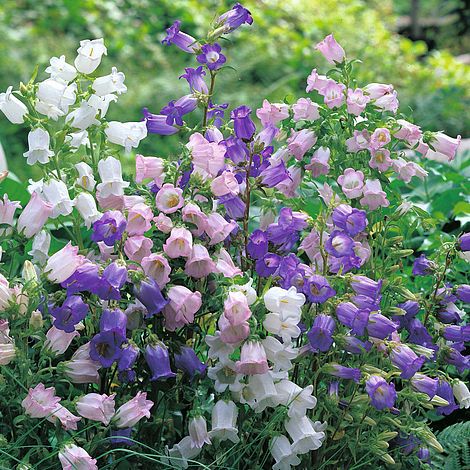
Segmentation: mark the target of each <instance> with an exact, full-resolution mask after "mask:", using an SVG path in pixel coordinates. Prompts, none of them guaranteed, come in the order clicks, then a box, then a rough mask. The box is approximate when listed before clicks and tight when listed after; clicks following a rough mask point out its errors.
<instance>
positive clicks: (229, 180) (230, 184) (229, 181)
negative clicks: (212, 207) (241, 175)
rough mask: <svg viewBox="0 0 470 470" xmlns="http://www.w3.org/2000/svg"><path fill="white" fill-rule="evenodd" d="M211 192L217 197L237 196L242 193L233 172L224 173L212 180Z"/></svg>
mask: <svg viewBox="0 0 470 470" xmlns="http://www.w3.org/2000/svg"><path fill="white" fill-rule="evenodd" d="M211 191H212V194H213V195H214V196H216V197H222V196H226V195H227V194H231V195H233V196H236V195H237V194H238V193H239V192H240V186H239V184H238V181H237V178H235V175H234V174H233V173H232V172H231V171H224V172H223V173H222V174H221V175H220V176H217V177H216V178H214V179H213V180H212V183H211Z"/></svg>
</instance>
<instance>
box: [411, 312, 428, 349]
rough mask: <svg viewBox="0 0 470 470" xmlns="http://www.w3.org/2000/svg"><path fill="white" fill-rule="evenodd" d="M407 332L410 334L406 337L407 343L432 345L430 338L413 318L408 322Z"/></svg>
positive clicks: (420, 324) (418, 321)
mask: <svg viewBox="0 0 470 470" xmlns="http://www.w3.org/2000/svg"><path fill="white" fill-rule="evenodd" d="M407 330H408V331H409V332H410V336H409V337H408V342H409V343H413V344H420V345H421V346H426V345H428V344H432V336H431V335H430V334H429V332H428V330H427V329H426V327H425V326H424V325H423V324H422V323H421V321H420V320H418V319H417V318H413V319H411V320H410V321H409V323H408V326H407Z"/></svg>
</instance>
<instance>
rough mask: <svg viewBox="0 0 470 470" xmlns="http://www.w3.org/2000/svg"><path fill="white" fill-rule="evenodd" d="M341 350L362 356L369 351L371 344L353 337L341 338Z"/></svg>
mask: <svg viewBox="0 0 470 470" xmlns="http://www.w3.org/2000/svg"><path fill="white" fill-rule="evenodd" d="M340 342H341V344H342V346H343V349H344V350H345V351H347V352H350V353H351V354H362V353H364V352H368V351H370V349H371V347H372V343H370V342H369V341H367V342H364V341H361V340H360V339H359V338H356V337H355V336H343V337H342V338H340Z"/></svg>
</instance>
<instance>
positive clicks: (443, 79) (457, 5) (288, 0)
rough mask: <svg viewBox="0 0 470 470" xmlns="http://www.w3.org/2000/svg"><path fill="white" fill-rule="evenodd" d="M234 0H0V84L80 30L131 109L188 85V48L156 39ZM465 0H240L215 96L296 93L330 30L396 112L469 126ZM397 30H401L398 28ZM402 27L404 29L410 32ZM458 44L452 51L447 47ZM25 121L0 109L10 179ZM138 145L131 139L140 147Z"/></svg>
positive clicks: (20, 162)
mask: <svg viewBox="0 0 470 470" xmlns="http://www.w3.org/2000/svg"><path fill="white" fill-rule="evenodd" d="M233 3H234V2H233V1H214V0H203V1H197V0H83V1H79V0H41V1H37V0H2V1H1V2H0V90H2V91H3V90H4V89H6V88H7V87H8V86H9V85H13V86H14V87H17V86H18V83H19V81H27V80H28V79H29V77H30V74H31V72H32V70H33V68H34V66H35V64H39V69H40V75H39V77H38V79H39V80H41V79H44V78H46V76H45V74H44V72H43V71H44V69H45V67H46V66H47V64H48V61H49V58H50V57H52V56H60V55H61V54H65V55H66V58H67V60H68V61H69V62H70V63H73V60H74V58H75V54H76V49H77V47H78V43H79V41H80V40H81V39H87V38H89V39H91V38H96V37H104V38H105V42H106V45H107V47H108V56H107V57H106V58H105V60H104V61H103V64H102V66H101V67H100V68H99V69H98V73H99V74H102V75H106V74H108V73H109V72H110V68H111V66H112V65H116V66H117V67H118V69H119V70H120V71H123V72H124V73H125V74H126V84H127V86H128V89H129V91H128V93H127V94H125V95H122V96H121V98H120V99H119V102H118V103H117V104H114V105H112V107H111V110H110V112H109V114H108V119H110V120H112V119H117V120H120V121H131V120H140V118H141V108H142V107H144V106H147V107H149V109H150V110H151V111H154V112H158V111H159V109H160V108H161V107H162V106H163V105H164V104H165V103H166V102H167V101H169V100H171V99H175V98H178V97H179V96H181V95H182V94H185V93H187V85H186V83H185V81H179V80H178V78H177V77H178V76H179V75H180V74H181V73H182V70H183V68H184V67H185V66H189V65H191V66H192V65H194V61H193V59H194V58H193V57H190V56H189V55H187V54H185V53H183V52H181V51H179V50H178V49H176V48H175V47H173V48H167V47H164V46H162V45H161V43H160V41H161V39H162V38H163V36H164V30H165V28H166V27H168V26H169V25H170V24H171V23H172V22H173V21H174V20H175V19H181V20H182V23H183V26H182V29H183V30H184V31H186V32H188V33H189V34H192V35H194V36H196V37H202V36H204V35H205V33H206V31H207V27H208V25H209V23H210V22H211V20H212V19H214V17H216V15H217V14H218V13H221V12H223V11H225V10H227V9H229V8H231V6H232V5H233ZM468 3H469V2H468V1H466V0H445V1H437V0H426V1H425V0H421V1H417V0H398V1H391V0H367V1H366V0H349V1H346V0H265V1H263V0H257V1H256V0H247V1H244V2H243V4H244V5H245V6H246V7H247V8H249V9H250V10H251V12H252V14H253V17H254V23H253V25H252V26H251V27H243V28H240V30H238V31H237V32H235V33H234V34H232V35H230V38H229V41H224V43H223V45H224V46H225V47H224V49H225V52H226V55H227V56H228V60H229V64H230V65H231V66H233V67H234V68H235V69H236V70H233V71H232V70H227V71H226V72H225V73H224V75H223V77H222V78H221V79H220V81H219V84H218V89H217V91H216V96H215V101H216V102H218V103H222V102H226V101H229V102H231V103H232V104H234V105H237V104H241V103H242V102H243V103H247V104H249V105H250V106H252V107H256V106H258V105H259V104H260V102H261V100H262V98H264V97H267V98H269V99H270V100H282V99H284V98H285V97H286V96H289V95H295V96H301V95H305V80H306V77H307V75H308V74H309V72H310V70H311V69H312V68H313V67H318V68H319V69H320V70H326V63H325V61H324V59H323V58H322V57H321V55H320V54H318V53H316V52H315V51H314V49H313V47H314V45H315V44H316V43H317V42H318V41H319V40H320V39H322V38H323V37H324V36H325V35H326V34H328V33H330V32H334V34H335V37H336V38H337V40H338V41H339V42H340V43H341V44H342V45H343V46H344V48H345V49H346V51H347V53H348V55H349V56H350V57H357V58H360V59H361V60H362V61H363V64H362V65H361V67H360V68H359V79H360V83H361V84H366V83H367V82H369V81H383V82H387V83H393V84H394V85H395V87H396V88H397V90H398V93H399V98H400V102H401V110H402V112H405V113H409V112H410V108H411V109H412V110H413V112H414V116H415V120H416V122H418V123H419V124H421V125H422V126H423V128H424V129H430V130H446V132H447V133H449V134H450V135H452V136H455V135H457V134H461V135H462V136H463V137H469V136H470V118H469V113H468V112H467V110H468V106H469V102H470V99H469V93H470V86H469V85H470V71H469V70H470V67H469V65H468V64H467V65H465V60H467V61H468V56H467V57H465V53H466V52H468V46H469V37H468V29H469V28H468V21H469V18H468V8H467V7H468ZM399 32H401V33H403V34H398V33H399ZM410 38H412V39H410ZM457 56H460V58H457ZM26 136H27V132H26V130H25V129H22V128H21V127H19V126H13V125H11V124H10V123H9V122H8V121H7V120H6V119H0V142H1V143H2V145H3V147H4V150H5V153H6V155H7V160H8V165H9V168H10V169H11V170H12V171H13V172H14V173H15V174H16V175H17V176H18V177H19V178H20V179H21V180H23V181H24V180H25V179H27V178H28V177H31V176H32V175H33V173H32V169H31V168H30V167H27V165H26V164H25V159H24V158H23V157H22V153H23V152H24V151H25V148H26ZM177 142H178V137H170V138H163V139H162V138H160V137H158V136H153V135H152V136H150V137H149V138H148V139H147V140H146V141H145V142H144V144H143V146H142V151H143V152H144V153H147V154H149V155H150V154H153V155H165V153H167V152H171V151H173V150H175V149H176V148H177V147H176V144H177ZM139 150H141V149H139Z"/></svg>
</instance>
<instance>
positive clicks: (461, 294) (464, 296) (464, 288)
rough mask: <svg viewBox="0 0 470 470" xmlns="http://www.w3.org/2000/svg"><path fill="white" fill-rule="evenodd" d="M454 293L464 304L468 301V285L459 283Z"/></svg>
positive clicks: (469, 288) (469, 292) (469, 300)
mask: <svg viewBox="0 0 470 470" xmlns="http://www.w3.org/2000/svg"><path fill="white" fill-rule="evenodd" d="M456 294H457V297H458V298H459V300H461V301H462V302H465V303H466V304H468V303H470V285H468V284H462V285H460V286H459V287H457V291H456Z"/></svg>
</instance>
